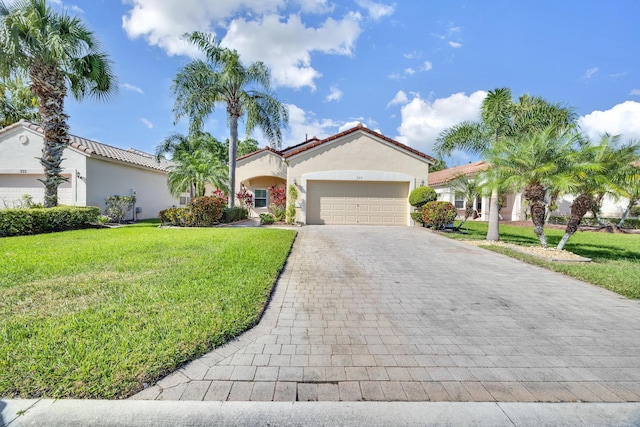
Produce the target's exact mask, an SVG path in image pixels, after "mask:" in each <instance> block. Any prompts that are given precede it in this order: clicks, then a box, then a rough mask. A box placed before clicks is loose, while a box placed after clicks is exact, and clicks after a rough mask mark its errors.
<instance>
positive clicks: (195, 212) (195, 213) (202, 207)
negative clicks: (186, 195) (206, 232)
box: [186, 196, 226, 227]
mask: <svg viewBox="0 0 640 427" xmlns="http://www.w3.org/2000/svg"><path fill="white" fill-rule="evenodd" d="M225 207H226V203H225V202H224V199H222V198H220V197H216V196H202V197H196V198H194V199H192V200H191V201H190V202H189V206H188V209H189V211H190V213H191V218H190V220H191V221H190V224H186V225H188V226H191V227H207V226H211V225H214V224H217V223H218V222H220V218H222V214H223V213H224V209H225Z"/></svg>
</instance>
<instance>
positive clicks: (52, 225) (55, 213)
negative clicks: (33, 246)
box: [0, 206, 100, 237]
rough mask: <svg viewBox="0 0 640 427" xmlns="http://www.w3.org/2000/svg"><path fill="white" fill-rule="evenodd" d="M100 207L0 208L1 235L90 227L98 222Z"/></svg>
mask: <svg viewBox="0 0 640 427" xmlns="http://www.w3.org/2000/svg"><path fill="white" fill-rule="evenodd" d="M98 215H100V209H99V208H97V207H93V206H88V207H80V206H58V207H55V208H48V209H43V208H37V209H5V210H0V236H1V237H5V236H20V235H25V234H40V233H49V232H52V231H64V230H73V229H78V228H86V227H89V226H90V225H91V224H92V223H93V224H95V223H96V222H98Z"/></svg>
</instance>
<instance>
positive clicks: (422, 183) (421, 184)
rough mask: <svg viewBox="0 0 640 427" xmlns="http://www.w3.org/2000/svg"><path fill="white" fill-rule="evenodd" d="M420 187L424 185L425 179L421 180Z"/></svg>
mask: <svg viewBox="0 0 640 427" xmlns="http://www.w3.org/2000/svg"><path fill="white" fill-rule="evenodd" d="M420 187H424V179H423V180H422V181H420Z"/></svg>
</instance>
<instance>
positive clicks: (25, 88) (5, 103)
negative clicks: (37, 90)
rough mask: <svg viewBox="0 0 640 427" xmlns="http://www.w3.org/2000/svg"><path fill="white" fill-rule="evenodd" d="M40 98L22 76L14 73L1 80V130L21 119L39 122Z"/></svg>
mask: <svg viewBox="0 0 640 427" xmlns="http://www.w3.org/2000/svg"><path fill="white" fill-rule="evenodd" d="M37 106H38V98H36V97H35V96H34V95H33V93H32V92H31V87H30V85H29V84H28V83H27V82H25V80H24V79H23V77H22V76H20V75H19V74H16V73H12V75H10V76H9V77H6V78H2V79H0V128H3V127H6V126H9V125H11V124H13V123H16V122H18V121H20V120H21V119H24V120H28V121H31V122H37V121H38V109H37Z"/></svg>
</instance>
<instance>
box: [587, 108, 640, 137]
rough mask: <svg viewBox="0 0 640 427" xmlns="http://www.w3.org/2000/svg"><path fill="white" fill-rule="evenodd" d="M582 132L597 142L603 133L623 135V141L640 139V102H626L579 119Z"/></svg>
mask: <svg viewBox="0 0 640 427" xmlns="http://www.w3.org/2000/svg"><path fill="white" fill-rule="evenodd" d="M578 124H579V125H580V128H581V129H582V132H583V133H584V134H585V135H587V136H588V137H589V138H590V139H592V140H594V141H597V140H599V139H600V137H601V136H602V134H603V133H605V132H606V133H609V134H611V135H618V134H620V135H622V139H623V140H624V141H627V140H629V139H636V140H637V139H640V102H636V101H625V102H623V103H621V104H617V105H614V106H613V107H612V108H610V109H609V110H605V111H598V110H596V111H594V112H592V113H590V114H587V115H585V116H582V117H580V118H579V119H578Z"/></svg>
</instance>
